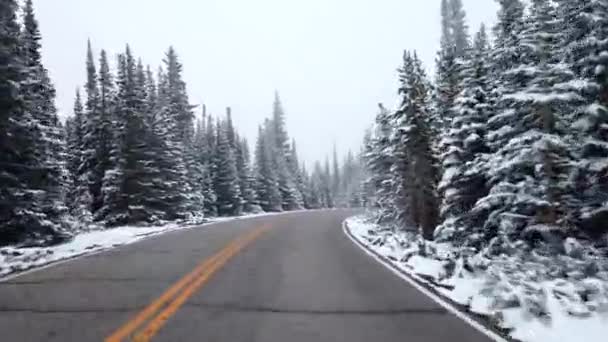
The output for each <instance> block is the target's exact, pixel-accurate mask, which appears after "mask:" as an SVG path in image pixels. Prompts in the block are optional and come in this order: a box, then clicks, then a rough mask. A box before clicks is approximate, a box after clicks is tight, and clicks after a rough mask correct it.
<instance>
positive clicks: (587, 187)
mask: <svg viewBox="0 0 608 342" xmlns="http://www.w3.org/2000/svg"><path fill="white" fill-rule="evenodd" d="M558 3H559V10H560V16H561V23H562V25H561V30H562V31H563V32H564V35H563V40H562V44H561V45H562V49H563V54H564V59H565V63H566V64H569V65H571V66H572V69H573V71H574V73H575V75H576V77H577V81H576V82H577V86H578V93H579V95H580V96H581V97H582V98H583V101H582V103H581V106H580V107H579V108H576V109H575V111H574V112H575V116H574V118H573V124H572V127H573V128H574V130H573V131H572V133H573V134H574V138H575V139H576V141H577V142H578V143H577V144H575V145H573V146H576V147H577V149H575V150H574V154H575V156H576V158H577V160H578V162H577V164H576V171H575V174H574V178H575V179H576V181H577V185H576V195H577V197H578V199H579V200H580V201H581V204H582V206H581V207H580V208H579V210H578V211H579V212H578V214H577V216H578V217H577V220H578V221H580V222H579V226H580V227H582V228H583V229H584V231H585V232H587V233H588V234H590V235H592V236H598V235H600V234H602V233H604V232H605V231H606V229H605V225H604V222H605V220H606V218H607V217H608V208H607V207H606V203H608V186H607V184H608V176H607V175H608V108H607V106H608V40H607V39H606V37H607V36H608V3H606V2H605V1H594V0H572V1H566V0H560V1H558Z"/></svg>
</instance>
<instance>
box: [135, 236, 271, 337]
mask: <svg viewBox="0 0 608 342" xmlns="http://www.w3.org/2000/svg"><path fill="white" fill-rule="evenodd" d="M265 231H266V229H261V230H258V231H256V232H254V234H252V235H251V236H250V237H249V238H248V239H246V240H245V241H243V242H242V243H241V244H240V245H239V246H237V247H236V248H234V249H232V250H230V251H229V252H228V253H227V254H224V255H222V256H221V257H220V258H218V259H216V260H215V262H214V263H213V264H212V265H210V266H209V268H207V269H205V271H204V272H203V273H202V274H201V275H200V277H198V278H197V279H196V280H195V281H194V282H193V283H191V284H190V285H188V287H186V288H185V289H184V290H183V291H182V292H181V293H180V294H179V296H177V298H175V300H173V301H172V302H171V303H170V304H169V305H168V306H167V307H166V308H165V309H164V310H163V311H162V312H161V313H160V314H158V315H157V316H156V318H154V319H153V320H151V321H150V322H149V323H148V325H147V326H146V327H145V328H144V329H143V330H142V331H141V332H140V333H139V334H137V335H136V336H135V339H134V341H135V342H148V341H150V340H151V339H152V338H153V337H154V336H155V335H156V334H157V333H158V331H159V330H160V329H161V328H162V327H163V326H164V325H165V324H166V323H167V321H168V320H169V318H171V317H172V316H173V315H175V313H176V312H177V311H178V310H179V308H180V307H181V306H182V305H184V303H185V302H186V301H187V300H188V299H189V298H190V297H192V295H193V294H194V293H196V291H197V290H198V289H199V288H201V287H202V286H203V285H205V284H206V283H207V282H208V281H209V280H210V279H211V277H212V276H213V275H214V274H215V273H216V272H217V271H218V270H219V269H221V268H222V267H223V266H224V265H225V264H226V263H227V262H228V261H229V260H230V259H232V258H233V257H234V256H235V255H236V254H238V253H239V252H240V251H241V250H242V249H243V248H245V247H246V246H247V245H248V244H250V243H251V242H253V241H254V240H255V239H256V238H257V237H259V236H260V235H262V234H263V233H264V232H265Z"/></svg>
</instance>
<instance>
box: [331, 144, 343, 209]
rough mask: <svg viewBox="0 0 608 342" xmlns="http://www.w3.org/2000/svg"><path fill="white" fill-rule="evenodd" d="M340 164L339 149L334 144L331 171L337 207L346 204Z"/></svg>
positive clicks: (333, 194)
mask: <svg viewBox="0 0 608 342" xmlns="http://www.w3.org/2000/svg"><path fill="white" fill-rule="evenodd" d="M340 173H341V172H340V164H339V162H338V151H337V148H336V144H334V149H333V155H332V172H331V194H332V198H333V199H334V203H335V206H336V207H341V206H344V205H345V203H344V198H343V195H344V194H343V192H342V186H341V185H342V183H341V177H340Z"/></svg>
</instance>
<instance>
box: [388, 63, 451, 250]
mask: <svg viewBox="0 0 608 342" xmlns="http://www.w3.org/2000/svg"><path fill="white" fill-rule="evenodd" d="M399 80H400V83H401V86H400V87H399V94H400V95H401V96H402V99H401V105H400V108H399V109H398V110H397V111H396V112H395V113H394V114H393V115H391V118H390V119H391V120H392V125H393V127H396V128H397V129H396V130H395V132H394V133H393V136H392V137H391V142H392V144H393V146H392V147H393V150H392V153H393V155H394V156H395V163H394V164H393V166H392V167H391V173H392V174H393V177H394V178H393V182H395V183H396V184H394V186H395V187H394V189H395V191H396V192H395V196H398V197H397V198H396V200H395V202H394V203H395V205H396V206H397V210H398V212H397V218H398V219H400V220H402V221H401V222H403V223H406V224H409V223H413V224H415V226H416V227H419V228H420V229H421V231H422V236H423V237H424V238H425V239H433V234H434V231H435V228H436V226H437V220H438V211H439V210H438V204H437V202H438V200H437V193H436V192H437V179H438V175H437V173H438V172H437V169H436V162H435V159H434V155H433V151H432V141H433V139H434V137H433V136H432V130H431V128H430V126H431V123H430V118H429V113H430V110H429V98H428V97H429V95H428V91H429V90H428V87H429V84H428V81H427V80H426V75H425V72H424V69H423V67H422V63H421V62H420V60H419V59H418V57H417V55H416V53H413V54H411V53H409V52H405V53H404V55H403V66H402V67H401V68H400V69H399ZM404 208H407V209H405V210H404Z"/></svg>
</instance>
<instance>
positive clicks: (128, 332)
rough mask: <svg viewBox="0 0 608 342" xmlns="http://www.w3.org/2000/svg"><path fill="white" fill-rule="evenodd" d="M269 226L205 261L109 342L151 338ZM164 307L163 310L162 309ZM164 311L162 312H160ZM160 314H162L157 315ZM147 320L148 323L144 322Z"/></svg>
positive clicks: (245, 236) (255, 231)
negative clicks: (189, 299)
mask: <svg viewBox="0 0 608 342" xmlns="http://www.w3.org/2000/svg"><path fill="white" fill-rule="evenodd" d="M268 229H269V228H268V227H266V226H262V227H260V228H257V229H255V230H253V231H252V232H250V233H248V234H245V235H243V236H241V237H238V238H236V239H235V240H233V241H232V242H231V243H230V244H228V245H227V246H226V247H224V248H222V250H220V251H219V252H217V253H216V254H215V255H213V256H212V257H210V258H208V259H206V260H205V261H203V262H201V263H200V264H199V265H198V266H196V267H195V268H194V270H192V272H190V273H188V274H187V275H185V276H184V277H183V278H181V279H180V280H178V281H177V282H176V283H175V284H173V285H172V286H171V287H170V288H168V289H167V290H166V291H165V292H164V293H163V294H162V295H161V296H160V297H158V298H157V299H156V300H154V301H153V302H152V303H150V305H148V306H147V307H146V308H144V309H143V310H142V311H140V312H139V313H138V314H137V315H136V316H135V317H133V318H132V319H131V320H129V321H128V322H127V323H125V324H124V325H123V326H122V327H120V328H119V329H118V330H116V331H115V332H114V333H113V334H112V335H110V336H109V337H107V338H106V339H105V342H122V341H123V340H124V339H126V338H129V337H132V338H133V339H132V341H135V342H147V341H150V340H151V339H152V338H153V337H154V336H155V335H156V334H157V333H158V331H159V330H160V329H161V328H162V327H163V326H164V325H165V324H166V323H167V321H168V320H169V318H171V317H172V316H173V315H174V314H175V313H176V312H177V310H179V308H180V307H181V306H182V305H184V303H185V302H186V300H188V298H190V297H191V296H192V295H193V294H194V293H195V292H196V291H197V290H198V289H199V288H200V287H201V286H203V285H204V284H205V283H207V282H208V281H209V279H211V277H212V276H213V274H214V273H215V272H217V271H218V270H219V269H220V268H222V266H224V265H225V264H226V263H227V262H228V261H229V260H230V259H231V258H232V257H234V256H235V255H236V254H237V253H238V252H239V251H241V250H242V249H243V248H245V246H247V245H248V244H250V243H251V242H253V241H254V240H255V239H257V238H258V237H259V236H260V235H262V234H263V233H265V232H266V231H267V230H268ZM161 309H162V311H160V310H161ZM159 311H160V313H158V312H159ZM157 313H158V314H157ZM146 322H147V325H146V326H145V327H143V325H144V324H145V323H146Z"/></svg>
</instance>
